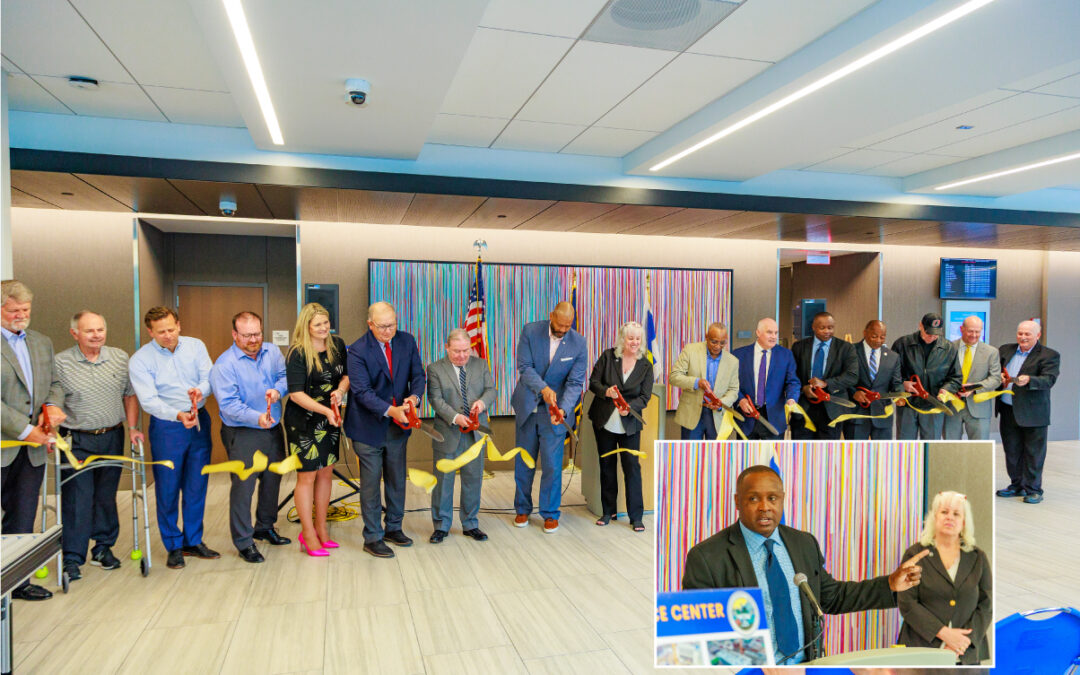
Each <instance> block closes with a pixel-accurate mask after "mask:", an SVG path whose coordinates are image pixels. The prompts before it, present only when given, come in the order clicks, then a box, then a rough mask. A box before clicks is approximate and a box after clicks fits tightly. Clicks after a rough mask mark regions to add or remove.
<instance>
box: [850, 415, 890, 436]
mask: <svg viewBox="0 0 1080 675" xmlns="http://www.w3.org/2000/svg"><path fill="white" fill-rule="evenodd" d="M862 414H865V413H862ZM893 414H894V415H895V414H896V413H893ZM892 437H893V421H892V420H891V419H890V420H889V426H887V427H876V426H874V422H873V420H848V421H847V422H844V438H845V439H846V440H849V441H867V440H869V441H891V440H892Z"/></svg>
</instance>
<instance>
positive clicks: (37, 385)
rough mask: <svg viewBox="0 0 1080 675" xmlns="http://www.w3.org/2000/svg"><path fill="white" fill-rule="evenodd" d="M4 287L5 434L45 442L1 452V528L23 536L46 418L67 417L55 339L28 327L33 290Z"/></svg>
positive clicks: (0, 300) (28, 594)
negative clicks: (55, 367)
mask: <svg viewBox="0 0 1080 675" xmlns="http://www.w3.org/2000/svg"><path fill="white" fill-rule="evenodd" d="M2 286H3V290H2V292H0V295H2V297H0V305H2V307H0V324H2V326H3V329H2V332H3V335H4V339H3V340H2V341H0V349H2V350H3V359H2V360H3V367H2V369H0V373H2V378H3V383H2V384H3V390H2V394H0V398H2V400H3V416H2V423H3V425H2V426H3V429H2V437H3V440H5V441H27V442H29V443H40V444H41V445H40V446H39V447H36V448H34V447H29V446H25V447H19V448H6V449H4V450H0V467H2V469H0V473H2V478H0V483H2V485H0V501H2V502H3V505H2V507H3V509H4V518H3V523H2V525H0V529H2V531H3V533H4V534H19V533H25V532H33V531H34V517H35V516H36V515H37V503H38V494H39V490H40V489H41V481H42V477H43V476H44V473H45V444H46V443H47V442H48V441H49V435H48V434H46V433H45V431H44V429H43V428H42V422H48V424H50V425H51V426H52V427H53V429H55V428H56V427H58V426H59V425H60V423H61V422H63V421H64V420H65V419H66V418H67V415H65V414H64V413H63V411H61V410H60V404H61V403H62V402H63V400H64V391H63V389H62V388H61V387H60V380H59V379H58V378H57V377H56V373H55V372H54V370H53V345H52V340H50V339H49V338H47V337H46V336H44V335H42V334H41V333H38V332H37V331H32V330H29V326H30V308H31V305H32V303H33V301H34V294H33V293H31V292H30V289H29V288H27V287H26V286H25V285H23V284H22V283H21V282H19V281H15V280H14V279H12V280H9V281H5V282H3V284H2ZM42 406H48V408H47V409H46V410H45V414H46V415H47V416H48V419H47V420H42V419H41V414H42V410H43V409H42ZM11 596H12V597H13V598H19V599H21V600H48V599H49V598H51V597H52V593H50V592H49V591H48V590H46V589H44V588H42V587H41V586H36V585H34V584H31V583H23V584H22V585H21V586H19V587H18V588H16V589H15V590H14V591H12V592H11Z"/></svg>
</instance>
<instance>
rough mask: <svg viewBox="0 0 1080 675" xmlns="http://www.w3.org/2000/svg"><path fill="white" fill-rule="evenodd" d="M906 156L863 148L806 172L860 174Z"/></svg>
mask: <svg viewBox="0 0 1080 675" xmlns="http://www.w3.org/2000/svg"><path fill="white" fill-rule="evenodd" d="M906 156H908V153H905V152H887V151H885V150H870V149H868V148H862V149H859V150H852V151H851V152H849V153H847V154H846V155H840V156H839V157H834V158H833V159H828V160H825V161H824V162H819V163H818V164H815V165H813V166H808V167H806V169H804V170H805V171H831V172H833V173H858V172H859V171H863V170H865V169H869V168H872V167H875V166H878V165H879V164H884V163H886V162H892V161H895V160H898V159H903V158H904V157H906Z"/></svg>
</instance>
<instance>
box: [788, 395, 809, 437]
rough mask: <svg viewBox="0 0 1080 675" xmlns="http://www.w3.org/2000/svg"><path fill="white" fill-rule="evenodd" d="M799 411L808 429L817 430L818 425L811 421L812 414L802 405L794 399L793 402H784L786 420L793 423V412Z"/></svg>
mask: <svg viewBox="0 0 1080 675" xmlns="http://www.w3.org/2000/svg"><path fill="white" fill-rule="evenodd" d="M793 412H794V413H798V414H800V415H802V417H803V424H804V425H805V426H806V430H807V431H817V427H815V426H814V423H813V422H811V421H810V416H809V415H807V414H806V411H805V410H803V408H802V406H801V405H799V404H798V403H796V402H794V401H792V402H791V403H785V404H784V421H785V422H787V423H788V425H789V426H790V425H791V413H793Z"/></svg>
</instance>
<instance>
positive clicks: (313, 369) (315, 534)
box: [284, 302, 349, 557]
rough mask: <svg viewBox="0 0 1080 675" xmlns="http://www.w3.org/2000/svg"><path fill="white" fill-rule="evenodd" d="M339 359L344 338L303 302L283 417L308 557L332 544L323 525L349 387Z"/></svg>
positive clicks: (322, 310)
mask: <svg viewBox="0 0 1080 675" xmlns="http://www.w3.org/2000/svg"><path fill="white" fill-rule="evenodd" d="M345 358H346V353H345V342H344V341H342V339H341V338H339V337H337V336H335V335H331V334H330V314H329V313H328V312H327V311H326V309H325V308H324V307H323V306H322V305H320V304H318V303H317V302H312V303H308V304H306V305H304V307H303V309H301V310H300V315H299V316H298V317H296V327H295V328H293V334H292V344H291V345H290V346H289V354H288V358H287V359H286V363H285V377H286V380H287V382H288V385H289V403H288V405H287V406H286V407H285V415H284V417H285V438H286V439H287V440H288V442H289V453H290V454H293V455H297V456H298V457H299V458H300V464H301V468H300V469H299V470H297V472H296V490H295V492H294V493H293V502H294V503H295V505H296V513H297V515H298V516H299V518H300V529H301V533H300V547H301V548H302V549H304V550H306V551H307V554H308V555H310V556H320V557H321V556H326V555H329V553H327V551H326V549H328V548H337V547H338V544H337V542H335V541H333V540H332V539H330V533H329V531H327V529H326V511H327V509H328V508H329V507H330V489H331V487H332V481H333V477H334V464H335V463H336V462H337V455H338V440H339V438H340V436H341V399H342V396H344V395H345V392H347V391H348V390H349V376H348V375H346V374H345ZM313 502H314V519H313V518H312V512H313V511H312V509H313V507H312V503H313Z"/></svg>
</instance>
